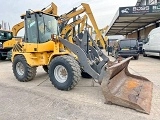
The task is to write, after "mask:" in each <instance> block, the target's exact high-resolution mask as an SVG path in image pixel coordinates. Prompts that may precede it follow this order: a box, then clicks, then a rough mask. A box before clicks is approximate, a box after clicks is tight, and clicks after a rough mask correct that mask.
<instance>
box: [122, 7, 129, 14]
mask: <svg viewBox="0 0 160 120" xmlns="http://www.w3.org/2000/svg"><path fill="white" fill-rule="evenodd" d="M121 13H129V8H125V9H123V10H121Z"/></svg>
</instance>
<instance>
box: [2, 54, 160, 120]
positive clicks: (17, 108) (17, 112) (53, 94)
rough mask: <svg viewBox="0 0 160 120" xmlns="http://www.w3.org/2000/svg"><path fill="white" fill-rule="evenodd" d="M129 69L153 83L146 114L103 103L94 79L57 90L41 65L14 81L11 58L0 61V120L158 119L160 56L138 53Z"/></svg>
mask: <svg viewBox="0 0 160 120" xmlns="http://www.w3.org/2000/svg"><path fill="white" fill-rule="evenodd" d="M109 57H110V56H109ZM110 59H111V60H114V58H112V57H110ZM129 70H130V72H131V73H134V74H137V75H141V76H144V77H147V78H148V79H149V80H150V81H152V82H153V83H154V87H153V95H152V96H153V97H152V106H151V113H150V115H147V114H143V113H139V112H137V111H135V110H131V109H128V108H124V107H120V106H116V105H108V104H104V97H103V95H102V91H101V88H100V86H99V85H98V84H97V83H94V87H93V80H92V79H84V78H82V79H81V81H80V82H79V84H78V85H77V86H76V87H75V88H74V89H73V90H71V91H60V90H57V89H56V88H54V86H53V85H52V84H51V82H50V80H49V77H48V75H47V74H46V73H45V72H44V71H43V69H42V68H41V67H39V68H38V71H37V72H38V73H37V75H36V77H35V79H34V80H32V81H30V82H18V81H17V80H16V79H15V77H14V75H13V72H12V64H11V62H10V61H0V120H14V119H15V120H22V119H23V120H35V119H36V120H37V119H38V120H121V119H123V120H159V118H160V107H159V105H160V79H159V78H160V74H159V73H160V59H159V58H155V57H145V58H144V57H142V56H140V58H139V60H131V62H130V64H129Z"/></svg>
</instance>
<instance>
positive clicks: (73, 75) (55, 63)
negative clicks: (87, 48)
mask: <svg viewBox="0 0 160 120" xmlns="http://www.w3.org/2000/svg"><path fill="white" fill-rule="evenodd" d="M80 76H81V70H80V66H79V64H78V62H77V61H76V60H75V59H74V58H73V57H71V56H68V55H64V56H57V57H55V58H54V59H52V60H51V62H50V64H49V77H50V80H51V82H52V84H53V85H54V86H55V87H56V88H57V89H59V90H65V91H68V90H71V89H73V88H74V87H75V86H76V85H77V84H78V82H79V80H80Z"/></svg>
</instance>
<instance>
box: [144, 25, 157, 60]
mask: <svg viewBox="0 0 160 120" xmlns="http://www.w3.org/2000/svg"><path fill="white" fill-rule="evenodd" d="M148 55H151V56H160V27H158V28H155V29H153V30H151V32H150V33H149V34H148V37H147V38H146V40H145V41H144V45H143V56H144V57H146V56H148Z"/></svg>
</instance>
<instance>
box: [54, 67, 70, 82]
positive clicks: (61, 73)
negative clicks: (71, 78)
mask: <svg viewBox="0 0 160 120" xmlns="http://www.w3.org/2000/svg"><path fill="white" fill-rule="evenodd" d="M54 76H55V78H56V80H57V81H58V82H60V83H64V82H65V81H66V80H67V78H68V72H67V70H66V68H65V67H64V66H62V65H58V66H56V67H55V69H54Z"/></svg>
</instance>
